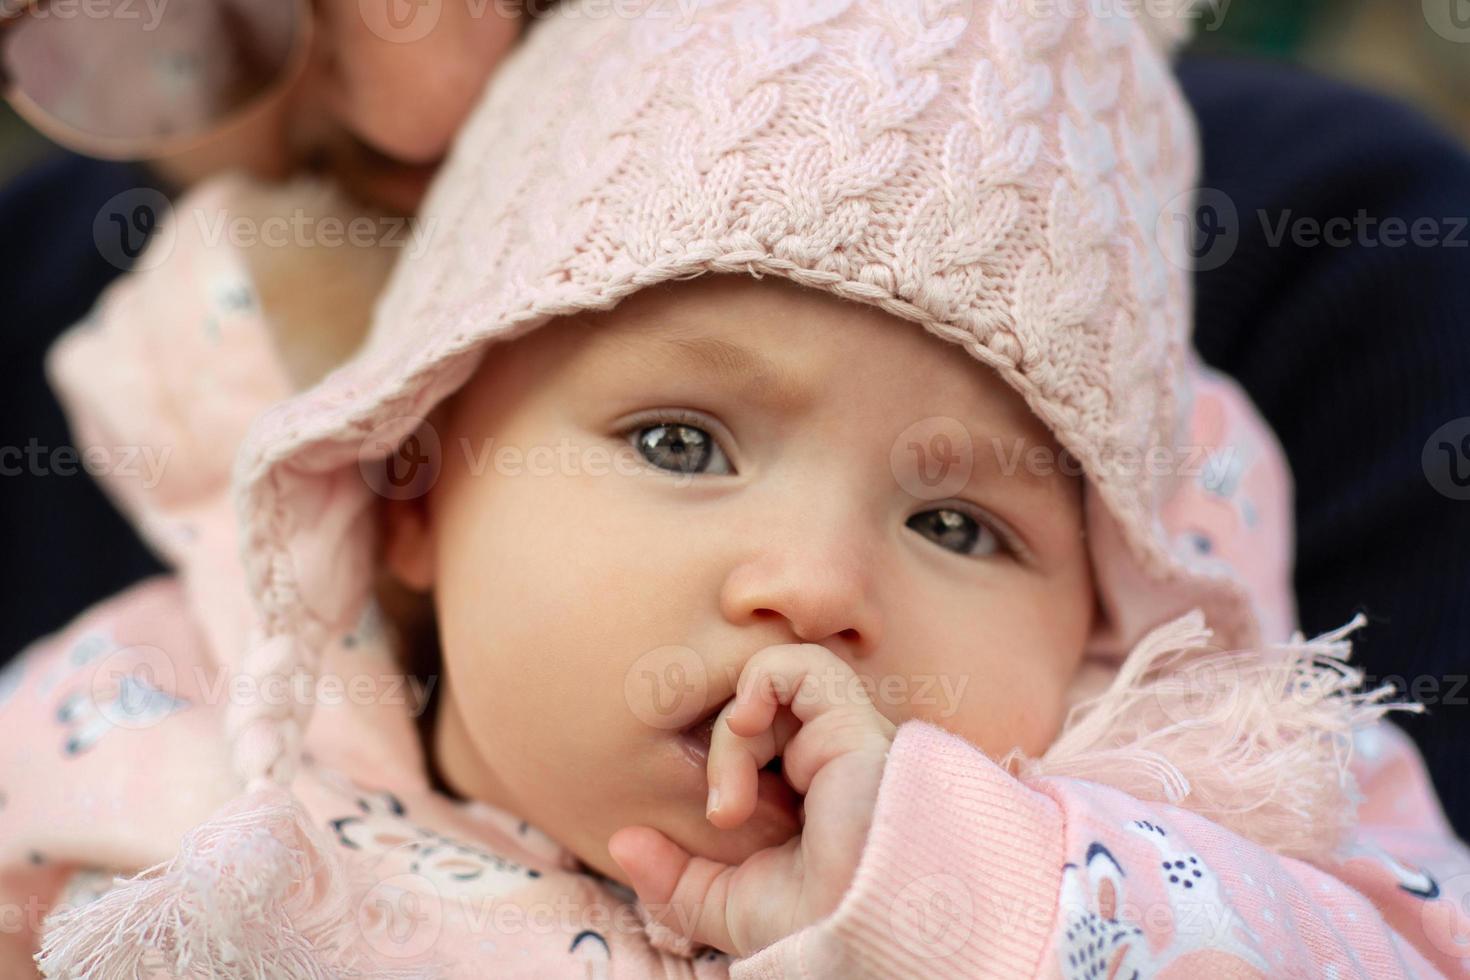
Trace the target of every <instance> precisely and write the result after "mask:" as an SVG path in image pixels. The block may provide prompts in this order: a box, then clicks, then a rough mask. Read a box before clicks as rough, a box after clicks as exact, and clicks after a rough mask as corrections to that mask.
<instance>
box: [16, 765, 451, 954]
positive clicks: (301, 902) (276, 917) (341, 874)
mask: <svg viewBox="0 0 1470 980" xmlns="http://www.w3.org/2000/svg"><path fill="white" fill-rule="evenodd" d="M335 850H336V849H335V848H334V846H333V845H332V843H331V842H330V841H328V840H327V839H326V838H325V837H324V836H323V835H322V834H321V833H320V832H319V831H317V830H316V829H315V828H314V827H313V826H312V825H311V822H310V819H309V817H308V815H307V814H306V812H305V810H304V809H303V808H302V806H301V804H300V803H298V802H297V801H296V800H295V798H294V797H292V796H291V795H290V794H289V793H287V792H286V791H285V790H284V789H282V788H280V787H279V786H277V785H275V784H273V783H271V782H270V781H268V780H258V781H256V785H255V786H254V787H253V788H252V789H251V791H250V792H248V793H247V794H246V795H245V796H242V797H240V798H238V799H236V800H234V801H232V802H231V803H229V804H227V805H226V806H225V807H223V808H222V809H221V810H220V811H219V812H218V813H216V814H215V815H214V816H213V817H211V818H210V819H209V820H208V821H207V822H205V823H204V824H201V825H200V826H198V827H196V828H194V829H193V830H191V831H189V833H187V834H186V835H185V836H184V838H183V841H182V843H181V845H180V848H179V853H178V854H177V855H176V856H175V857H174V858H173V859H172V860H170V861H166V862H163V863H161V864H158V865H155V866H153V867H151V868H148V869H147V870H145V871H143V872H141V873H140V874H138V875H136V876H134V877H132V878H119V879H117V880H116V882H115V884H114V886H113V888H112V889H111V890H110V891H108V892H107V893H105V894H104V895H102V896H101V897H100V898H98V899H96V900H95V901H93V902H90V903H88V904H87V905H84V906H80V907H76V908H67V909H58V910H57V912H56V913H54V914H53V915H52V916H51V917H50V918H49V920H48V921H47V924H46V928H45V930H44V932H43V937H44V938H43V939H42V942H41V951H40V952H39V953H38V954H37V955H36V962H37V964H38V966H39V967H40V970H41V972H42V974H43V975H44V976H47V977H55V978H65V980H74V978H86V980H135V978H138V977H144V976H157V975H160V974H162V975H165V976H170V977H209V978H217V980H258V978H261V977H270V978H272V980H329V978H330V980H337V978H340V977H342V976H344V975H346V976H352V975H357V976H372V977H384V978H386V977H404V978H407V977H422V976H426V975H428V973H427V971H426V970H425V969H424V968H422V967H421V968H417V969H404V968H403V967H402V965H401V964H400V965H399V967H397V968H385V967H383V965H382V964H381V963H374V962H373V961H374V960H375V959H377V958H376V957H373V956H371V955H370V950H367V949H364V948H363V945H364V940H365V939H366V938H367V937H366V935H365V934H364V933H363V932H361V931H360V930H359V917H358V915H357V912H358V907H359V906H358V901H357V900H356V895H357V893H358V891H359V888H358V887H356V885H355V883H354V882H353V880H352V875H351V873H350V871H349V869H348V868H347V866H346V865H345V863H344V862H343V860H342V859H341V857H339V856H338V855H337V854H336V853H335Z"/></svg>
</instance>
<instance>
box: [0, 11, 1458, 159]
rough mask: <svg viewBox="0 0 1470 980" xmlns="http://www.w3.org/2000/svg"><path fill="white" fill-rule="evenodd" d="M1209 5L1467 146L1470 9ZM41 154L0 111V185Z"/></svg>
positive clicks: (1242, 30) (1216, 33) (1246, 41)
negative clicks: (1413, 110) (1410, 109)
mask: <svg viewBox="0 0 1470 980" xmlns="http://www.w3.org/2000/svg"><path fill="white" fill-rule="evenodd" d="M1213 3H1214V9H1215V11H1216V13H1215V14H1212V15H1210V16H1205V17H1203V18H1202V19H1201V23H1202V24H1215V25H1216V26H1215V27H1214V29H1213V30H1201V31H1200V32H1199V34H1198V36H1197V38H1196V40H1195V48H1196V49H1197V50H1200V51H1204V52H1209V53H1231V54H1238V55H1246V56H1249V57H1260V58H1269V59H1278V60H1287V61H1292V62H1296V63H1298V64H1302V65H1306V66H1309V67H1311V68H1313V69H1315V70H1318V71H1321V72H1323V73H1325V74H1328V75H1332V76H1335V77H1338V78H1343V79H1346V80H1349V81H1354V82H1357V83H1359V84H1363V85H1367V86H1369V87H1371V88H1375V89H1378V90H1379V91H1383V92H1388V93H1391V94H1394V95H1397V96H1399V97H1401V98H1405V99H1407V100H1409V101H1411V102H1413V103H1415V104H1416V105H1418V106H1419V107H1420V108H1421V109H1423V110H1424V111H1425V112H1428V113H1429V114H1430V115H1432V116H1434V117H1436V118H1437V119H1439V120H1440V122H1441V123H1442V124H1443V125H1445V126H1447V127H1449V128H1450V129H1451V130H1453V131H1454V132H1455V133H1457V134H1459V135H1460V137H1461V138H1462V139H1464V140H1465V141H1466V142H1467V143H1470V0H1213ZM1213 16H1217V17H1218V20H1217V21H1215V20H1211V17H1213ZM46 152H48V145H47V143H46V141H45V140H44V139H42V138H41V137H40V136H37V135H36V134H35V133H34V132H33V131H32V130H31V129H30V127H29V126H27V125H26V124H25V123H24V122H22V121H20V120H19V119H17V118H16V117H15V115H14V113H12V112H11V111H10V109H9V108H8V107H6V106H5V105H4V103H3V102H0V182H3V181H4V180H6V179H7V178H9V177H10V176H11V175H12V174H14V173H15V172H16V171H18V170H20V169H22V168H23V167H25V166H26V165H27V164H28V163H30V162H32V161H34V160H35V159H36V158H37V157H38V156H40V155H41V154H43V153H46Z"/></svg>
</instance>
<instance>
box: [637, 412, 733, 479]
mask: <svg viewBox="0 0 1470 980" xmlns="http://www.w3.org/2000/svg"><path fill="white" fill-rule="evenodd" d="M631 434H632V435H633V436H634V439H633V445H634V446H635V447H636V448H637V450H638V452H640V453H642V454H643V458H644V459H646V460H648V461H649V462H650V463H652V464H653V465H654V466H657V467H658V468H659V469H661V470H669V471H671V472H674V473H683V474H692V473H706V474H711V475H715V476H723V475H725V474H728V473H732V472H734V471H733V470H732V469H731V467H730V461H729V459H727V458H726V457H725V451H724V450H722V449H721V448H720V444H719V443H718V442H717V441H716V440H715V438H714V436H712V435H710V434H709V433H708V432H707V431H705V430H704V429H701V428H700V427H699V426H697V425H690V424H689V423H687V422H672V421H670V422H659V423H658V424H656V425H644V426H640V427H638V428H637V429H634V430H633V432H632V433H631Z"/></svg>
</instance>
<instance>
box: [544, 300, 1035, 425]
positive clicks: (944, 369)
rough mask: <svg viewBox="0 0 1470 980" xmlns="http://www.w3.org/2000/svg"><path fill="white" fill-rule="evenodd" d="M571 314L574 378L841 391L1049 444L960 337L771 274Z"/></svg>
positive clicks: (875, 406) (764, 390)
mask: <svg viewBox="0 0 1470 980" xmlns="http://www.w3.org/2000/svg"><path fill="white" fill-rule="evenodd" d="M576 320H577V323H576V324H575V325H573V324H568V325H567V327H568V329H569V342H570V344H571V345H572V346H573V348H575V349H574V350H573V351H570V352H569V356H570V357H571V358H572V359H573V360H575V361H577V362H578V364H577V368H578V369H579V370H578V371H577V373H578V374H580V375H581V376H582V377H581V378H573V379H570V380H572V383H573V384H576V383H578V382H579V381H580V380H584V379H585V378H586V377H587V376H589V375H595V376H599V377H601V378H604V379H605V378H612V379H614V380H618V379H621V380H623V381H625V382H626V383H628V384H637V383H640V382H647V381H648V380H649V379H650V378H658V377H665V376H668V374H667V373H668V372H673V373H677V374H678V375H681V376H685V377H694V378H698V379H702V380H706V381H708V382H709V383H711V384H724V385H729V386H732V387H734V388H736V389H739V390H742V391H745V392H747V393H749V394H750V395H752V397H753V399H755V400H759V401H762V402H769V403H771V404H773V405H775V406H777V407H781V408H786V409H789V410H792V411H799V410H801V409H803V408H810V407H811V406H812V405H813V404H815V403H818V402H820V401H821V400H823V399H827V400H829V401H843V400H844V399H845V401H846V403H848V404H854V403H856V404H857V405H858V406H859V407H860V408H861V410H864V411H868V412H871V413H872V414H873V415H874V417H875V418H884V419H886V420H888V422H889V423H891V422H892V421H893V420H896V419H900V418H903V417H909V416H911V417H912V418H911V421H915V422H917V421H919V420H921V419H923V418H928V417H931V416H944V417H952V418H955V419H957V420H964V424H965V425H966V427H967V428H969V429H971V430H972V432H973V434H974V436H975V437H976V438H982V437H985V436H987V435H988V434H998V435H1001V436H1004V437H1006V438H1012V439H1013V438H1017V437H1021V438H1024V439H1026V440H1027V441H1029V442H1031V443H1037V442H1040V443H1043V444H1045V445H1048V446H1054V445H1055V440H1054V436H1053V434H1052V433H1051V431H1050V429H1049V428H1048V427H1047V426H1046V424H1045V423H1044V422H1043V421H1042V420H1041V419H1040V418H1038V417H1037V416H1036V415H1035V414H1034V413H1033V412H1032V411H1031V409H1030V407H1029V406H1028V405H1027V404H1026V402H1025V399H1024V398H1022V396H1021V395H1020V394H1019V392H1017V391H1016V389H1015V388H1013V387H1012V386H1011V385H1010V384H1009V383H1008V382H1007V381H1005V380H1004V379H1003V378H1002V377H1001V375H1000V374H999V373H998V372H997V371H996V370H995V369H993V368H992V367H991V366H990V365H988V364H985V363H982V362H981V361H979V360H977V359H976V358H975V357H974V356H972V355H971V354H970V353H969V352H968V351H966V350H965V348H963V347H962V346H960V345H959V344H957V343H955V342H954V341H951V340H948V339H945V338H942V337H939V336H937V335H935V334H933V333H931V332H930V331H928V330H927V329H925V328H924V327H923V326H922V325H920V324H918V323H915V322H911V321H908V320H904V319H902V318H900V317H898V316H895V315H893V314H891V313H888V312H886V311H885V310H882V309H880V308H878V307H876V306H871V305H868V304H864V303H859V302H856V301H852V300H847V299H844V298H841V297H837V296H834V295H831V294H829V293H826V292H823V291H821V290H819V289H814V288H810V287H806V286H801V285H798V284H796V283H792V282H789V281H787V280H784V279H781V278H779V277H774V276H767V277H764V278H760V279H756V278H755V277H752V276H740V275H723V276H703V277H700V278H698V279H694V280H689V281H684V282H674V283H668V284H663V285H660V286H657V287H654V288H650V289H646V290H642V291H640V292H638V293H635V294H633V295H632V296H630V297H628V298H627V299H626V300H624V301H623V302H622V303H620V304H619V305H618V306H617V307H614V308H613V309H611V310H608V311H602V312H597V313H592V314H585V315H582V316H579V317H577V318H576ZM756 396H759V397H758V398H756Z"/></svg>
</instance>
